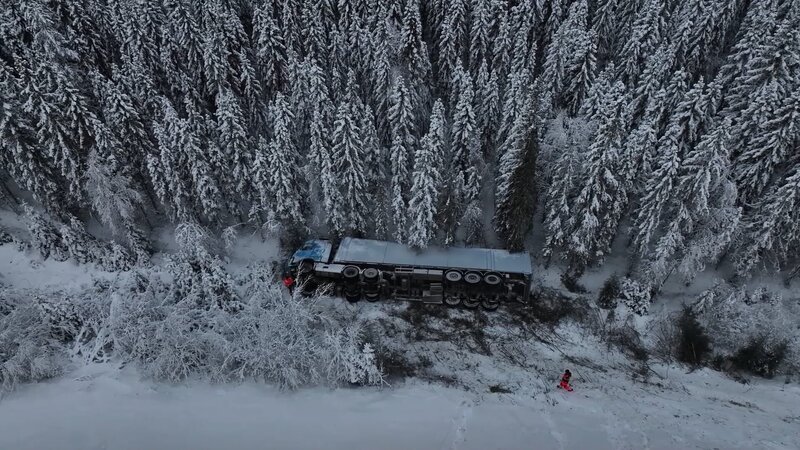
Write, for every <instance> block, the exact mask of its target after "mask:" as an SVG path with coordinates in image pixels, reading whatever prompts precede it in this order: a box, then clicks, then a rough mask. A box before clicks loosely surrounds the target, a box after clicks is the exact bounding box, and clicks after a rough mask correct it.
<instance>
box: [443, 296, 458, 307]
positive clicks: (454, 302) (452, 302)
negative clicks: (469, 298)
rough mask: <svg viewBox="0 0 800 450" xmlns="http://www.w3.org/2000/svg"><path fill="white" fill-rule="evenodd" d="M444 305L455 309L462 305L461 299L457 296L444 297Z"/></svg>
mask: <svg viewBox="0 0 800 450" xmlns="http://www.w3.org/2000/svg"><path fill="white" fill-rule="evenodd" d="M444 304H445V305H447V306H449V307H451V308H455V307H456V306H458V305H460V304H461V297H459V296H457V295H446V296H445V297H444Z"/></svg>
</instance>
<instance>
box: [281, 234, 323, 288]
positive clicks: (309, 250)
mask: <svg viewBox="0 0 800 450" xmlns="http://www.w3.org/2000/svg"><path fill="white" fill-rule="evenodd" d="M332 249H333V244H332V243H331V242H330V241H328V240H327V239H311V240H308V241H305V242H304V243H303V245H301V246H300V248H298V249H297V250H295V252H294V253H293V254H292V256H291V257H290V258H289V259H287V260H286V263H284V266H283V279H284V283H287V281H286V280H287V278H289V277H291V278H292V280H293V279H294V277H295V276H296V275H297V269H298V268H299V267H300V264H301V263H302V262H303V261H311V262H313V263H318V262H321V263H326V262H328V261H329V260H330V257H331V250H332Z"/></svg>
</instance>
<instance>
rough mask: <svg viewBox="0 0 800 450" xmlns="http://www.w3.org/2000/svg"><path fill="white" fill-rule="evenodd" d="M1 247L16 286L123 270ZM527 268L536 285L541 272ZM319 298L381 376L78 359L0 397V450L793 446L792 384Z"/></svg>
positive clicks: (484, 323) (561, 337)
mask: <svg viewBox="0 0 800 450" xmlns="http://www.w3.org/2000/svg"><path fill="white" fill-rule="evenodd" d="M165 239H167V238H165ZM257 247H258V250H256V248H257ZM0 251H2V253H0V257H2V258H3V260H2V264H3V265H2V269H0V272H2V273H3V274H4V276H3V278H2V281H3V283H4V284H5V287H6V288H7V289H8V288H12V289H13V290H14V292H16V293H20V292H30V293H35V294H38V295H40V296H44V297H48V296H56V297H57V296H64V295H65V294H66V295H80V293H81V292H83V291H84V290H86V289H88V288H89V287H90V286H92V284H93V283H94V281H95V280H103V279H107V280H111V279H114V278H118V277H126V276H127V275H126V274H122V275H117V274H112V273H108V272H102V271H98V270H96V269H94V268H93V267H92V266H90V265H89V266H81V265H76V264H74V263H72V262H70V261H66V262H56V261H44V262H37V258H36V257H35V256H34V255H30V254H26V253H23V252H19V251H17V250H16V249H14V248H13V247H12V246H9V245H6V246H0ZM253 252H255V253H258V254H259V255H262V257H263V260H265V261H267V262H268V261H269V260H272V259H273V258H274V256H275V250H274V246H272V245H270V244H268V243H267V244H260V246H259V244H258V243H257V240H256V241H253V242H251V241H250V240H249V239H243V240H242V241H240V243H239V244H238V245H236V246H235V248H234V249H232V251H231V255H232V256H231V258H230V262H228V263H226V264H225V266H226V267H227V268H228V269H229V270H232V271H244V270H245V268H244V265H243V264H244V263H245V262H246V261H248V260H252V259H258V256H257V255H256V254H255V253H253ZM540 277H541V278H540V280H539V283H543V284H544V285H546V284H548V278H547V277H548V274H547V272H546V271H542V272H540ZM600 278H602V277H599V278H598V279H600ZM540 287H541V285H540ZM3 292H10V291H9V290H5V291H3ZM558 301H560V302H562V303H563V302H565V303H571V302H577V303H576V305H577V304H578V303H580V301H579V300H578V299H577V298H572V297H562V298H560V299H558ZM318 306H319V308H321V311H322V312H323V313H324V314H326V315H327V316H328V317H347V318H349V319H348V320H350V321H353V322H359V323H362V324H363V325H364V327H365V330H366V336H367V339H369V340H370V342H372V343H373V345H374V346H375V350H376V354H377V355H379V358H380V361H381V366H382V368H383V369H384V372H385V381H384V382H383V383H381V384H380V385H379V386H372V387H364V386H361V387H338V388H322V387H305V388H300V389H299V390H295V391H285V390H279V389H277V388H276V387H274V386H273V385H269V384H262V383H254V382H253V380H251V379H246V380H244V381H240V382H236V383H234V384H209V383H208V382H207V381H203V380H202V379H207V378H206V377H204V376H201V375H202V374H199V373H196V374H194V375H192V376H190V378H189V379H187V380H184V381H182V382H181V383H179V384H170V383H164V382H158V381H154V380H153V379H152V376H153V375H152V373H148V374H145V373H143V372H141V371H140V370H138V367H140V365H139V364H141V363H136V362H131V363H129V364H127V365H124V367H121V365H120V361H119V360H114V359H112V361H111V362H107V363H88V364H87V363H86V361H84V360H83V359H82V358H80V357H76V358H74V359H73V360H72V362H71V363H69V365H68V366H67V367H66V372H65V373H63V374H62V375H59V376H57V377H56V378H55V379H52V380H45V381H41V382H38V383H36V384H29V385H21V386H18V387H17V388H16V390H14V391H12V392H10V393H7V394H6V395H5V396H4V397H3V398H2V400H0V424H2V427H0V428H2V430H3V432H2V433H0V448H14V449H42V448H65V449H86V448H106V449H138V448H151V449H162V448H163V449H182V448H186V449H204V448H207V449H214V448H231V449H239V448H241V449H249V448H265V447H267V448H281V449H308V448H332V449H375V448H381V449H408V448H416V449H476V450H486V449H529V448H537V449H551V448H552V449H571V448H591V449H603V448H607V449H628V448H629V449H675V448H681V449H691V448H703V449H705V448H725V449H734V448H741V449H760V448H764V449H793V448H797V444H798V442H800V414H798V411H797V408H796V405H797V404H799V403H800V386H798V384H797V383H796V382H792V381H791V380H790V379H789V378H786V377H783V376H781V377H778V378H776V379H775V380H771V381H767V380H763V379H759V378H751V379H750V382H749V383H748V384H742V383H741V382H739V381H735V380H734V379H732V378H730V377H729V376H727V375H725V374H722V373H719V372H715V371H712V370H709V369H698V370H694V371H692V370H690V369H689V368H687V367H685V366H678V365H670V364H663V363H659V362H656V361H652V360H651V361H650V362H649V363H647V364H643V363H642V362H641V361H639V360H636V359H635V358H632V357H631V356H630V355H626V354H624V353H623V352H621V351H620V350H619V349H618V347H616V346H609V345H608V344H607V343H606V342H604V341H603V340H602V339H600V338H599V337H598V336H597V335H596V333H594V332H592V331H591V330H590V328H591V327H592V326H593V325H592V321H591V320H587V319H586V318H584V319H582V320H581V321H578V320H577V319H576V318H573V317H572V316H569V315H568V316H566V317H564V318H563V319H562V320H561V321H560V323H558V324H550V325H548V324H547V323H544V322H541V321H540V319H537V318H535V317H533V316H530V314H529V312H527V310H526V309H512V308H508V309H504V310H501V311H498V312H496V313H492V314H486V313H483V312H480V311H478V312H473V311H465V310H452V309H446V308H443V307H439V306H426V307H421V306H419V305H413V304H408V303H391V302H385V303H377V304H372V303H364V302H362V303H358V304H355V305H352V304H348V303H347V302H344V301H343V300H341V299H329V300H328V301H327V302H326V303H323V304H320V305H318ZM579 311H580V310H578V312H579ZM620 311H622V310H620ZM637 320H639V321H645V322H646V321H647V320H654V318H653V317H651V318H650V319H643V318H639V319H637ZM595 325H601V324H599V323H598V324H595ZM606 326H613V324H612V323H611V322H607V323H606ZM565 368H570V369H571V371H572V372H573V373H574V375H575V376H574V378H573V385H574V387H575V391H574V392H572V393H566V392H564V391H561V390H558V389H556V388H555V385H556V382H557V380H558V377H559V374H560V373H561V372H562V371H563V370H564V369H565ZM200 378H202V379H200ZM340 386H341V385H340Z"/></svg>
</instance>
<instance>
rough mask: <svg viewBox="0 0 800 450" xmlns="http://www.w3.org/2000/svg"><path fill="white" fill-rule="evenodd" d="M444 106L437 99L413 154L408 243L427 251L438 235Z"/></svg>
mask: <svg viewBox="0 0 800 450" xmlns="http://www.w3.org/2000/svg"><path fill="white" fill-rule="evenodd" d="M444 139H445V124H444V105H443V104H442V101H441V100H437V101H436V104H435V105H434V107H433V113H432V115H431V122H430V127H429V130H428V133H427V134H426V135H425V136H424V137H423V138H422V142H421V143H420V146H419V147H418V149H417V151H416V153H415V155H414V171H413V173H412V180H413V181H412V185H411V200H410V201H409V220H410V222H411V225H410V229H409V233H408V243H409V245H411V246H413V247H417V248H425V247H427V246H428V243H430V241H431V240H432V239H433V236H434V235H435V232H436V215H437V210H436V208H437V203H438V194H439V185H440V174H439V167H441V161H442V154H443V152H444Z"/></svg>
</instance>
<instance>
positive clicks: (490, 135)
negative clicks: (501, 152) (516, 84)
mask: <svg viewBox="0 0 800 450" xmlns="http://www.w3.org/2000/svg"><path fill="white" fill-rule="evenodd" d="M475 85H476V89H477V90H478V97H477V99H476V103H477V106H476V108H475V109H476V119H477V123H478V130H479V133H480V146H481V148H482V149H483V152H482V153H483V155H484V158H485V159H486V160H493V159H494V158H493V155H494V149H495V143H494V138H495V135H496V133H497V127H498V118H499V116H500V91H499V86H498V84H497V73H496V72H494V71H493V72H491V73H489V68H488V63H487V61H486V60H484V61H483V62H482V63H481V66H480V69H478V75H477V78H476V80H475Z"/></svg>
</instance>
